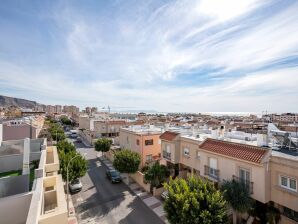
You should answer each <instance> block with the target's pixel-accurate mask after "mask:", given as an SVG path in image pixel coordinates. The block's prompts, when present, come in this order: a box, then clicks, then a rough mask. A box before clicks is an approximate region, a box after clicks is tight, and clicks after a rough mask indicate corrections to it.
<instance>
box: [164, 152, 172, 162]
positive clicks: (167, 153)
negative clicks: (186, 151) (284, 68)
mask: <svg viewBox="0 0 298 224" xmlns="http://www.w3.org/2000/svg"><path fill="white" fill-rule="evenodd" d="M162 157H163V158H164V159H168V160H171V153H170V152H167V151H163V152H162Z"/></svg>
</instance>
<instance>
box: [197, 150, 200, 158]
mask: <svg viewBox="0 0 298 224" xmlns="http://www.w3.org/2000/svg"><path fill="white" fill-rule="evenodd" d="M200 158H201V153H200V152H199V151H197V159H200Z"/></svg>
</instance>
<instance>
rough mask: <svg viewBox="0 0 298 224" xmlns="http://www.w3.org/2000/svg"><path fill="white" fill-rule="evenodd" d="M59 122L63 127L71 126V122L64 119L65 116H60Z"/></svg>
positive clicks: (66, 118)
mask: <svg viewBox="0 0 298 224" xmlns="http://www.w3.org/2000/svg"><path fill="white" fill-rule="evenodd" d="M60 121H61V123H62V124H64V125H72V122H71V120H70V119H69V118H68V117H66V116H61V117H60Z"/></svg>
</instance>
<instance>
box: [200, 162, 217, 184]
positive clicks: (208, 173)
mask: <svg viewBox="0 0 298 224" xmlns="http://www.w3.org/2000/svg"><path fill="white" fill-rule="evenodd" d="M204 174H205V176H208V177H211V178H212V179H215V180H217V181H219V170H217V169H214V168H211V167H209V166H206V165H205V172H204Z"/></svg>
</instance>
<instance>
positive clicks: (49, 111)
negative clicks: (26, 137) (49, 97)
mask: <svg viewBox="0 0 298 224" xmlns="http://www.w3.org/2000/svg"><path fill="white" fill-rule="evenodd" d="M45 112H46V113H47V114H54V113H56V107H55V106H52V105H47V106H46V110H45Z"/></svg>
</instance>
